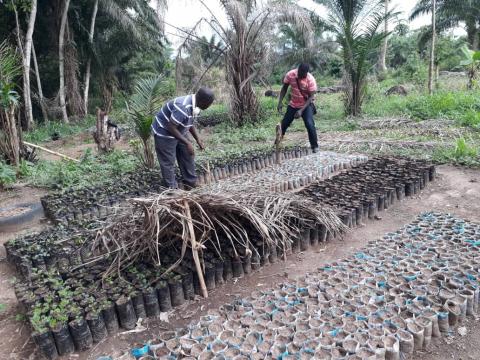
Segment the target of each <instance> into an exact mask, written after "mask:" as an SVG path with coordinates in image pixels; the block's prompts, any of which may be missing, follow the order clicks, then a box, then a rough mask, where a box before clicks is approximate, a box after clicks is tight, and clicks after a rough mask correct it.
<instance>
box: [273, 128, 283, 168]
mask: <svg viewBox="0 0 480 360" xmlns="http://www.w3.org/2000/svg"><path fill="white" fill-rule="evenodd" d="M282 138H283V136H282V125H281V124H277V126H276V128H275V157H276V163H277V164H278V165H280V163H281V159H280V156H281V155H280V154H281V152H280V146H281V144H282V140H283V139H282Z"/></svg>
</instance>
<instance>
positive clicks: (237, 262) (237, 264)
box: [232, 257, 243, 278]
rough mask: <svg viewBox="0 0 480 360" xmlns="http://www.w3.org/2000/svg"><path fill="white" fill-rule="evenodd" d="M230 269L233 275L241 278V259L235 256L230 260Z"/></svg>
mask: <svg viewBox="0 0 480 360" xmlns="http://www.w3.org/2000/svg"><path fill="white" fill-rule="evenodd" d="M232 270H233V277H235V278H241V277H243V264H242V259H240V258H239V257H238V258H235V259H233V261H232Z"/></svg>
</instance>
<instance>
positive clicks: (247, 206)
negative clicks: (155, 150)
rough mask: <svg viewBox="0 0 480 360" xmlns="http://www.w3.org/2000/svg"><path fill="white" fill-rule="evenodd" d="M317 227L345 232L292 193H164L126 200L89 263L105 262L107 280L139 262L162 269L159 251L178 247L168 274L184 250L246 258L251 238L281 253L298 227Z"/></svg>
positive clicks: (329, 212)
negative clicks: (225, 252)
mask: <svg viewBox="0 0 480 360" xmlns="http://www.w3.org/2000/svg"><path fill="white" fill-rule="evenodd" d="M189 223H191V224H192V225H193V229H194V234H191V231H190V227H189V225H190V224H189ZM318 223H320V224H323V225H324V226H326V227H327V228H328V229H329V230H331V231H344V230H346V228H345V227H344V225H343V224H342V222H341V221H340V219H339V218H338V217H337V216H336V215H335V213H334V211H333V209H331V208H329V207H326V206H324V205H321V204H317V203H314V202H312V201H310V200H307V199H305V198H302V197H298V196H296V195H292V194H287V195H279V194H273V193H264V194H252V193H242V194H219V193H200V192H198V193H197V192H184V191H172V190H169V191H166V192H164V193H162V194H160V195H158V196H156V197H153V198H137V199H130V200H129V205H128V206H127V207H125V208H124V211H123V212H122V214H121V215H119V216H117V217H116V218H114V219H113V221H112V222H111V223H110V224H107V225H106V226H104V228H103V229H102V230H101V231H99V232H98V234H97V236H96V239H95V241H94V244H93V248H92V253H93V254H94V257H93V261H97V260H101V259H105V258H109V259H110V260H111V266H110V267H109V269H108V270H107V272H106V273H105V276H109V275H111V274H112V272H115V271H119V272H121V270H123V269H125V268H127V267H128V266H130V265H131V264H134V263H135V262H137V261H139V260H140V259H141V260H142V261H146V262H148V263H151V264H152V265H154V266H161V265H162V263H161V260H160V254H161V253H162V251H163V250H164V249H166V248H168V247H171V246H175V247H177V248H181V256H180V258H179V259H178V261H177V262H176V263H175V264H174V265H173V266H172V267H171V268H170V269H168V270H167V271H170V270H172V269H173V268H174V267H175V266H177V265H178V264H180V262H181V261H182V259H183V256H184V255H185V253H186V251H187V249H193V250H202V249H206V248H209V249H214V251H216V252H217V253H218V255H219V256H220V257H221V256H222V250H223V248H224V247H228V248H233V251H234V253H235V255H238V254H248V253H251V252H252V250H253V242H252V241H253V238H255V240H256V241H257V243H256V244H258V239H260V240H261V241H263V243H264V245H265V246H269V247H271V246H277V247H279V248H283V249H286V248H287V247H288V246H289V244H290V241H291V239H292V238H293V237H294V236H296V235H297V234H298V233H299V231H300V229H301V228H303V227H304V226H308V225H310V226H313V224H318Z"/></svg>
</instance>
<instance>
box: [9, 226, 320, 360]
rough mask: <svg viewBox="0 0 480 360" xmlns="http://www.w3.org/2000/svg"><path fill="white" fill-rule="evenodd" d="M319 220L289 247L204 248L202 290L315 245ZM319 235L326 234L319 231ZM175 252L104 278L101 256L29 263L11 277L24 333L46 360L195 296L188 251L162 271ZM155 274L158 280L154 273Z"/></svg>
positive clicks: (79, 348) (197, 290) (195, 278)
mask: <svg viewBox="0 0 480 360" xmlns="http://www.w3.org/2000/svg"><path fill="white" fill-rule="evenodd" d="M325 232H326V231H325V228H324V227H322V226H319V227H318V228H315V229H308V231H305V232H303V233H302V234H301V235H300V234H299V236H298V237H297V238H296V239H295V241H294V242H293V244H292V246H291V247H288V248H287V249H283V248H280V247H271V248H266V247H265V246H263V244H262V243H260V242H259V243H258V244H257V247H256V248H254V249H253V255H252V256H246V255H245V253H244V254H243V255H238V253H237V255H238V256H234V255H233V254H234V251H233V249H228V245H226V243H225V246H224V248H225V254H224V256H223V257H222V258H220V257H219V256H218V255H216V254H215V250H214V249H207V250H206V252H205V255H204V264H205V274H204V279H205V283H206V286H207V289H208V290H209V291H212V290H214V289H215V288H218V287H220V286H221V285H223V284H224V283H225V282H227V281H230V280H232V279H233V278H241V277H243V276H245V275H248V274H250V273H252V272H253V271H256V270H258V269H260V267H261V266H264V265H266V264H269V263H276V262H277V261H278V258H279V257H281V256H282V255H283V252H284V251H285V252H286V253H287V254H290V253H291V252H298V251H301V250H308V249H309V248H310V247H311V246H316V245H317V244H318V242H319V241H320V240H321V238H322V236H321V235H319V233H320V234H321V233H325ZM323 238H324V239H326V236H323ZM179 256H180V253H179V252H178V251H177V250H175V249H173V248H172V249H170V251H169V252H168V254H163V255H162V264H164V267H162V268H160V269H158V268H154V267H152V266H149V265H147V264H138V265H136V266H132V267H130V268H128V269H127V270H125V271H123V272H122V277H120V276H117V275H118V274H116V273H115V274H113V275H112V276H109V277H107V278H104V274H105V271H106V270H107V268H108V261H106V262H104V263H102V262H99V263H96V264H94V265H90V266H88V267H78V268H76V269H72V268H70V269H69V271H68V272H62V273H60V272H58V271H55V270H54V269H51V270H50V271H46V270H40V269H34V270H33V271H32V273H31V274H30V276H29V279H28V280H26V281H24V282H18V283H17V284H16V286H15V293H16V296H17V299H18V301H19V303H20V304H21V306H22V308H23V309H24V312H25V313H26V315H27V318H28V319H29V321H30V324H31V325H32V330H33V333H32V336H33V339H34V340H35V342H36V344H37V345H38V346H39V348H40V350H41V352H42V353H43V354H44V355H45V356H46V357H47V358H50V359H53V358H56V357H57V356H58V355H65V354H69V353H72V352H74V351H85V350H87V349H89V348H90V347H91V346H92V345H93V344H94V343H96V342H99V341H101V340H103V339H104V338H105V337H107V335H109V334H110V335H112V334H114V333H116V332H117V331H118V330H119V329H120V328H123V329H125V330H131V329H133V328H135V326H136V324H137V321H138V319H139V318H146V317H156V316H158V315H160V313H161V312H166V311H170V310H172V308H174V307H177V306H181V305H183V304H184V303H185V302H186V301H188V300H192V299H194V297H195V295H200V293H201V291H200V285H199V279H198V276H197V274H196V270H195V265H194V262H193V258H192V257H191V256H190V255H189V256H187V257H186V258H184V259H183V261H182V263H181V265H180V266H179V267H178V268H176V269H175V270H174V271H173V272H171V273H169V274H168V275H164V271H165V269H166V268H168V267H169V266H170V265H171V264H173V263H175V262H176V260H177V259H178V258H179ZM159 278H160V279H161V280H158V279H159Z"/></svg>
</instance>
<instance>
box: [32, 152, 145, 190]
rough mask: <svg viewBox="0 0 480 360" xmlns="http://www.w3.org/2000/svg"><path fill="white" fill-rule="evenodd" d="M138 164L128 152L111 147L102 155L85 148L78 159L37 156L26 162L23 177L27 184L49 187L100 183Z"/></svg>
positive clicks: (57, 187)
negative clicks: (79, 159) (39, 159)
mask: <svg viewBox="0 0 480 360" xmlns="http://www.w3.org/2000/svg"><path fill="white" fill-rule="evenodd" d="M137 165H138V160H137V158H136V157H135V156H134V155H133V154H132V153H130V152H127V151H120V150H115V151H113V152H112V153H110V154H107V155H104V156H93V155H92V153H91V151H89V150H87V151H86V152H85V154H84V156H83V157H82V160H81V162H80V163H75V162H73V161H67V160H62V161H48V160H41V161H39V162H38V163H36V164H33V165H31V166H30V169H29V171H28V173H26V174H24V178H25V180H26V181H28V182H29V183H30V184H32V185H35V186H39V187H46V188H52V189H61V188H65V187H84V186H89V185H93V184H100V183H103V182H105V181H106V180H109V179H112V178H115V177H119V176H121V175H122V174H123V173H125V172H127V171H132V170H134V169H135V167H136V166H137Z"/></svg>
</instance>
